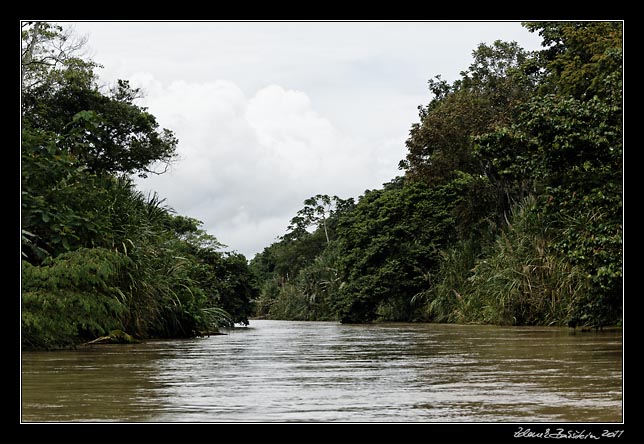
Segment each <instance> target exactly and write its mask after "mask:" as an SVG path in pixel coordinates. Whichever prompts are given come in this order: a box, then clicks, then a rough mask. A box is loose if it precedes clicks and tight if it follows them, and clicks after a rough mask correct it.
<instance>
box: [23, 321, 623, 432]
mask: <svg viewBox="0 0 644 444" xmlns="http://www.w3.org/2000/svg"><path fill="white" fill-rule="evenodd" d="M227 333H228V334H227V335H221V336H212V337H210V338H200V339H190V340H173V341H150V342H147V343H145V344H134V345H101V346H95V347H93V348H91V349H83V350H78V351H64V352H25V353H23V355H22V420H23V421H25V422H31V421H38V422H43V421H64V422H72V421H118V422H135V421H145V422H157V421H161V422H218V421H230V422H237V421H245V422H271V421H279V422H283V421H367V422H371V421H377V422H389V421H401V422H407V421H428V422H432V421H435V422H559V421H562V422H621V421H622V395H623V394H622V333H621V331H611V332H603V333H601V332H600V333H583V334H580V333H578V334H572V333H571V331H570V330H568V329H559V328H538V327H490V326H463V325H441V324H374V325H341V324H338V323H333V322H286V321H268V320H254V321H251V326H250V327H248V328H238V329H233V330H228V331H227Z"/></svg>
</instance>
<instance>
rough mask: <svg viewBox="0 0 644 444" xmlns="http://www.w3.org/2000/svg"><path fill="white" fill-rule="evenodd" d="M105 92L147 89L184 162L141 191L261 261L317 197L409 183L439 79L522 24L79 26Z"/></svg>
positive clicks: (534, 42)
mask: <svg viewBox="0 0 644 444" xmlns="http://www.w3.org/2000/svg"><path fill="white" fill-rule="evenodd" d="M61 24H62V25H63V26H65V27H72V28H73V29H74V30H75V32H76V33H77V34H80V35H86V36H87V37H88V44H87V49H88V51H89V53H90V55H91V56H92V58H93V59H94V60H95V61H96V62H98V63H100V64H102V65H103V66H104V68H103V69H101V70H100V71H99V76H100V78H101V81H103V82H105V83H111V82H114V81H115V80H116V79H128V80H130V82H131V83H132V84H133V85H134V86H137V87H140V88H141V89H142V90H143V92H144V94H145V97H144V98H143V99H141V102H140V104H141V105H143V106H146V107H148V109H149V111H150V112H151V113H152V114H153V115H155V116H156V117H157V120H158V122H159V124H160V126H161V127H165V128H168V129H171V130H172V131H173V132H174V133H175V135H176V136H177V138H178V139H179V145H178V154H179V158H178V160H177V161H176V162H175V163H174V164H173V166H172V168H171V170H170V171H169V172H168V173H166V174H164V175H161V176H153V177H150V178H148V179H145V180H137V182H138V186H139V187H140V188H141V189H142V190H143V191H146V192H147V191H150V190H152V191H156V192H158V194H159V195H160V196H161V197H164V198H166V199H167V200H166V203H167V204H168V205H169V206H170V207H172V208H174V209H175V210H176V211H177V212H178V213H179V214H182V215H186V216H190V217H194V218H197V219H199V220H201V221H203V222H204V225H203V228H204V229H206V230H207V231H208V232H209V233H210V234H213V235H214V236H216V237H217V239H219V241H220V242H222V243H224V244H226V245H227V246H228V248H227V250H234V251H237V252H240V253H243V254H244V255H246V257H247V258H249V259H250V258H252V257H253V256H254V255H255V254H256V253H258V252H261V251H262V250H263V249H264V247H266V246H268V245H270V244H271V243H272V242H274V241H275V240H276V238H277V237H278V236H281V235H283V234H284V233H285V229H286V227H287V225H288V223H289V220H290V219H291V218H292V217H293V216H294V215H295V213H296V212H297V211H298V210H299V209H300V208H301V207H302V203H303V201H304V200H305V199H307V198H308V197H310V196H313V195H315V194H329V195H338V196H340V197H342V198H348V197H356V198H357V197H358V196H360V195H361V194H363V192H364V190H366V189H374V188H380V187H381V185H382V184H383V183H384V182H387V181H389V180H390V179H392V178H393V177H395V176H396V175H399V174H400V171H399V170H398V161H399V160H401V159H402V158H404V157H405V140H406V139H407V137H408V135H409V129H410V126H411V124H412V123H414V122H416V121H418V110H417V107H418V105H420V104H427V103H428V102H429V100H430V99H431V96H430V93H429V91H428V89H427V81H428V80H429V79H430V78H433V77H434V76H435V75H438V74H440V75H441V76H442V78H443V79H446V80H448V81H452V80H454V79H456V78H457V77H458V75H459V72H460V71H462V70H464V69H466V68H467V67H468V66H469V64H470V62H471V54H472V50H474V49H475V48H476V47H477V46H478V45H479V44H480V43H483V42H484V43H492V42H493V41H494V40H497V39H500V40H505V41H516V42H518V43H519V44H520V45H521V46H522V47H523V48H525V49H528V50H533V49H538V48H539V44H540V39H539V37H538V36H537V35H534V34H531V33H529V32H528V31H527V30H525V29H524V28H523V27H522V26H521V25H520V23H518V22H74V23H61Z"/></svg>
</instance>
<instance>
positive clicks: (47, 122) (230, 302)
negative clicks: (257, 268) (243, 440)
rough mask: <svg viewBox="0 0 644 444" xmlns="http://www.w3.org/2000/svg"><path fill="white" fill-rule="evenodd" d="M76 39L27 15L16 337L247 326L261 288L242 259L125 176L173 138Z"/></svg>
mask: <svg viewBox="0 0 644 444" xmlns="http://www.w3.org/2000/svg"><path fill="white" fill-rule="evenodd" d="M83 43H84V42H83V41H80V40H78V39H77V38H76V37H74V36H73V35H71V34H69V33H68V32H66V31H65V30H64V29H63V28H61V27H59V26H54V25H51V24H48V23H44V22H35V23H34V22H30V23H28V22H25V23H24V24H23V28H22V91H21V93H22V96H21V106H22V124H21V128H22V139H21V140H22V146H21V224H22V280H21V285H22V310H21V314H22V335H21V338H22V343H23V346H24V347H31V348H56V347H64V346H74V345H76V344H78V343H80V342H83V341H89V340H92V339H94V338H96V337H99V336H102V335H105V334H107V333H109V332H110V331H112V330H114V329H118V330H123V331H125V332H127V333H129V334H131V335H134V336H135V337H138V338H147V337H190V336H195V335H201V334H208V333H210V332H214V331H216V329H217V328H218V327H221V326H231V325H233V324H235V323H245V324H247V323H248V317H249V316H250V315H251V314H252V312H253V309H252V300H253V299H254V297H255V294H256V292H257V290H256V287H255V284H254V280H253V279H254V277H253V276H252V275H251V273H250V270H249V268H248V265H247V261H246V259H245V258H244V257H243V256H242V255H239V254H236V253H224V252H221V251H220V250H221V248H222V247H223V246H222V245H221V244H220V243H219V242H217V240H216V239H215V238H214V237H213V236H211V235H209V234H207V233H206V232H205V231H204V230H202V229H201V222H200V221H198V220H195V219H192V218H189V217H185V216H180V215H177V214H175V212H174V211H173V210H172V209H171V208H169V207H168V206H166V205H165V204H164V200H163V199H161V198H159V196H157V195H156V194H154V193H153V194H150V195H147V196H146V195H144V194H143V193H141V192H140V191H138V190H137V189H136V187H135V186H134V184H133V181H132V179H131V177H132V175H134V174H138V175H141V176H145V175H147V174H160V173H162V172H163V171H164V169H165V166H167V165H168V164H169V162H171V161H172V160H173V158H174V157H175V150H176V144H177V140H176V138H175V137H174V135H173V133H172V132H171V131H170V130H167V129H161V128H159V127H158V124H157V122H156V119H155V118H154V116H152V115H151V114H150V113H148V112H147V110H146V109H145V108H143V107H141V106H138V105H137V104H136V99H137V98H138V97H139V96H140V91H138V90H137V89H135V88H132V87H131V86H130V85H129V83H128V82H127V81H119V82H118V83H117V85H116V86H114V87H111V88H101V87H99V86H98V82H97V77H96V75H95V73H94V70H95V69H96V68H97V66H98V65H96V64H95V63H94V62H92V61H91V60H88V59H87V58H86V57H82V47H83Z"/></svg>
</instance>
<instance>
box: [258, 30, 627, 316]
mask: <svg viewBox="0 0 644 444" xmlns="http://www.w3.org/2000/svg"><path fill="white" fill-rule="evenodd" d="M524 26H525V27H526V28H527V29H528V30H529V31H531V32H535V33H538V34H539V35H540V36H541V37H542V46H543V49H542V50H540V51H535V52H527V51H524V50H523V49H522V48H520V47H519V46H518V45H517V44H516V43H507V42H501V41H496V42H494V43H493V44H491V45H486V44H481V45H480V46H479V47H478V48H476V49H475V50H474V51H473V62H472V64H471V65H470V66H469V67H468V68H467V69H466V70H465V71H463V72H462V73H461V77H460V78H459V79H458V80H456V81H454V82H453V83H448V82H446V81H444V80H442V79H441V77H440V76H437V77H435V78H434V79H432V80H430V81H429V89H430V92H431V93H432V95H433V98H432V100H431V101H430V102H429V104H428V105H426V106H420V107H419V118H420V120H419V122H417V123H414V124H412V126H411V129H410V137H409V139H408V140H407V144H406V145H407V149H408V153H407V156H406V158H405V159H403V160H402V161H401V162H400V169H401V170H403V171H404V176H402V177H397V178H395V179H393V180H392V181H391V182H389V183H386V184H384V185H383V188H382V189H378V190H367V191H365V193H364V194H363V195H362V196H360V198H359V199H358V200H357V202H354V201H353V200H352V201H351V202H350V204H348V205H342V206H340V205H338V206H337V207H336V210H335V211H330V212H328V213H325V212H324V211H322V212H318V213H316V210H315V208H313V209H311V208H308V207H310V204H315V203H316V202H323V203H324V202H331V201H332V200H333V201H336V202H344V201H342V200H341V199H338V198H333V199H331V198H330V197H328V196H324V195H318V196H316V197H315V198H312V199H311V200H309V201H307V202H305V208H304V209H303V210H302V211H300V212H299V213H298V215H297V216H296V217H295V218H294V219H293V222H292V224H291V226H290V227H289V229H288V232H287V234H286V235H285V236H284V237H282V238H281V239H280V241H279V242H276V243H275V244H273V245H271V246H269V247H267V248H266V249H265V250H264V251H263V252H262V253H260V254H258V255H257V256H256V257H255V258H254V259H253V260H252V261H251V267H252V269H253V272H254V273H255V276H256V277H257V279H258V282H260V285H261V291H260V296H259V299H258V304H257V310H258V312H257V314H258V315H261V316H268V317H272V318H279V319H337V320H340V321H342V322H369V321H373V320H396V321H436V322H475V323H494V324H511V325H570V326H577V325H579V326H587V327H588V326H590V327H601V326H604V325H614V324H619V323H621V318H622V290H623V287H622V278H623V271H622V270H623V236H622V228H623V203H622V197H623V185H622V184H623V146H622V139H623V132H622V126H623V123H622V117H623V106H622V104H623V93H622V78H623V72H622V66H623V61H622V23H621V22H536V23H525V24H524ZM307 208H308V209H307ZM316 208H322V207H320V206H318V207H316ZM315 214H317V215H318V217H317V218H309V219H305V218H304V219H303V217H302V216H303V215H315ZM320 215H324V217H320ZM303 220H306V221H307V223H306V224H304V225H302V224H301V223H300V222H302V221H303Z"/></svg>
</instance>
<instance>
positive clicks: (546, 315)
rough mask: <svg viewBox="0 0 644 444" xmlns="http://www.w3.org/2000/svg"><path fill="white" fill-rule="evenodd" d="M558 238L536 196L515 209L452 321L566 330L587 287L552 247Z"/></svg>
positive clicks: (481, 261)
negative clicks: (556, 326) (549, 226)
mask: <svg viewBox="0 0 644 444" xmlns="http://www.w3.org/2000/svg"><path fill="white" fill-rule="evenodd" d="M556 235H557V232H556V231H555V230H550V229H549V228H548V226H547V225H546V224H545V223H544V221H543V218H542V217H541V215H540V212H539V211H538V208H537V201H536V199H535V198H534V197H528V198H526V199H525V200H524V201H523V202H521V203H520V204H518V205H516V206H515V207H514V208H513V210H512V213H511V217H510V220H509V224H508V226H507V227H506V228H505V229H504V230H502V231H501V233H500V234H499V236H498V237H497V239H496V241H495V242H494V243H493V244H492V245H491V247H490V248H489V249H488V250H487V251H486V252H485V253H484V255H483V256H482V257H481V258H480V259H479V260H478V261H477V262H476V265H475V266H474V268H473V269H472V272H471V275H470V276H469V278H468V279H467V283H466V284H465V287H466V288H465V291H464V294H462V295H461V296H460V298H458V304H457V307H456V311H455V313H454V314H455V316H454V317H455V320H457V321H460V322H482V323H492V324H509V325H536V324H539V325H565V324H566V323H567V322H568V321H569V320H570V318H571V316H572V313H573V310H574V307H575V305H576V303H577V301H578V300H579V299H580V298H581V297H582V296H583V295H584V294H585V292H587V290H588V287H587V281H586V279H585V277H584V274H583V273H582V272H581V270H580V269H579V268H578V267H575V266H572V265H571V264H570V262H569V261H568V260H567V259H566V258H565V257H563V256H562V255H560V254H558V253H556V252H555V251H554V249H553V248H551V247H550V245H551V243H552V242H553V240H554V239H555V237H556Z"/></svg>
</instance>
